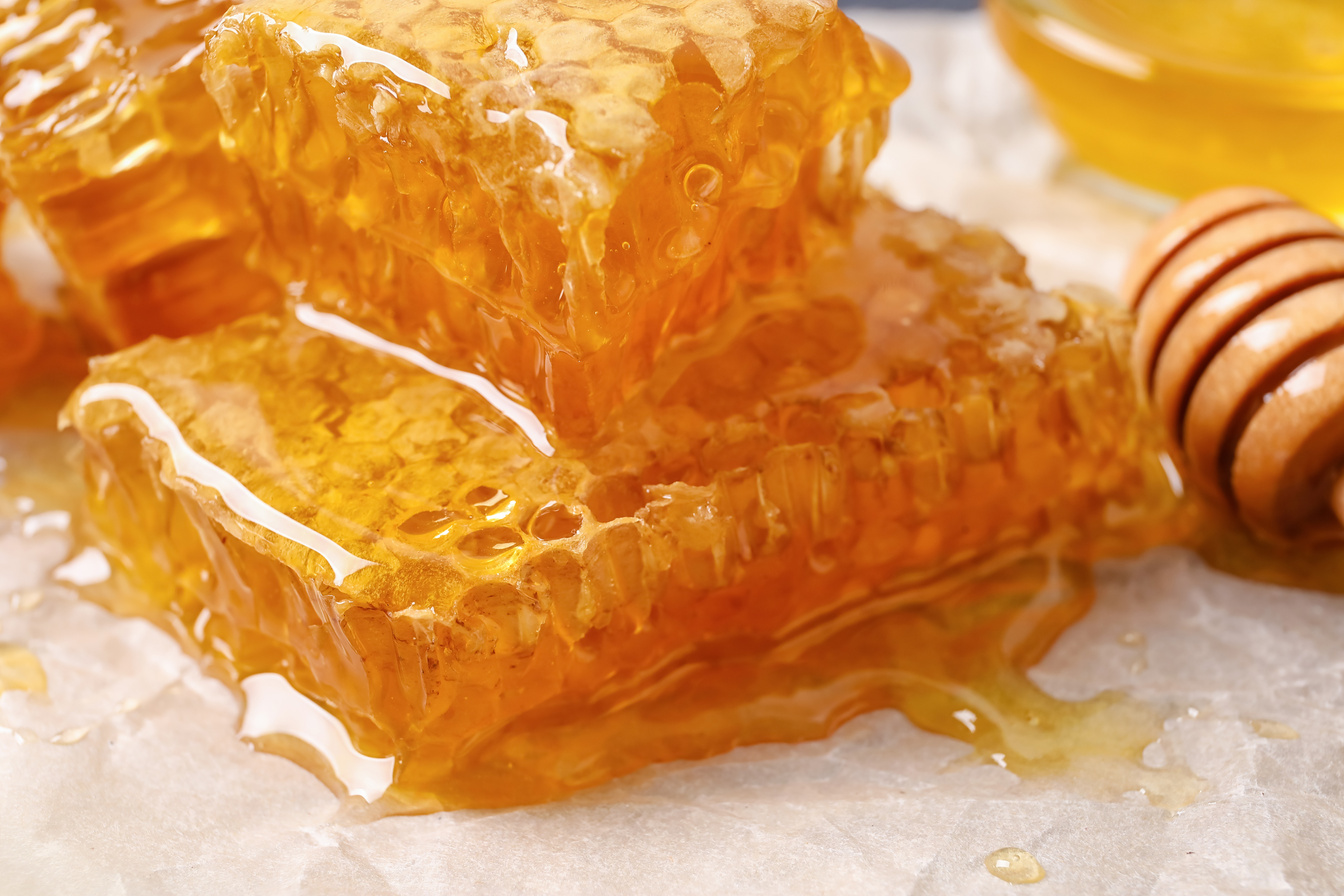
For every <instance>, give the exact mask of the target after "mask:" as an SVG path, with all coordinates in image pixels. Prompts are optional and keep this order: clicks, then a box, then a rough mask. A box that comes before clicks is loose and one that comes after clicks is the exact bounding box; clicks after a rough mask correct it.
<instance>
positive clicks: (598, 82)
mask: <svg viewBox="0 0 1344 896" xmlns="http://www.w3.org/2000/svg"><path fill="white" fill-rule="evenodd" d="M6 14H7V18H6V20H5V21H6V25H7V27H8V29H9V30H7V31H4V32H3V34H2V35H0V42H3V47H0V49H3V51H4V53H3V56H2V57H0V79H3V81H4V84H5V90H6V91H7V93H6V96H7V97H12V98H13V102H10V101H9V100H8V99H7V101H6V104H5V106H6V108H5V109H4V110H3V112H2V113H0V114H2V115H3V116H4V121H5V124H6V129H5V131H4V134H3V136H0V158H3V160H4V163H5V176H6V178H7V179H8V180H10V181H11V182H12V184H11V185H12V187H13V189H14V191H15V194H16V196H17V198H18V199H19V200H20V201H21V202H23V203H24V204H25V206H26V207H27V208H29V210H30V211H31V212H32V213H33V216H34V219H35V220H36V222H37V224H38V226H39V227H40V228H41V229H42V231H43V233H44V235H45V236H46V238H47V239H48V241H49V242H50V243H51V244H52V246H53V248H54V250H55V251H56V254H57V255H58V257H59V258H60V259H61V261H62V263H63V264H64V266H65V267H66V269H67V272H68V273H69V275H70V279H71V289H70V292H69V295H68V296H67V301H68V302H69V303H70V306H71V309H72V311H73V313H74V315H75V316H76V318H77V319H78V320H79V321H80V322H81V324H82V325H83V326H84V327H85V329H86V331H87V332H89V333H91V334H93V335H94V336H95V337H97V338H100V339H101V340H103V343H104V344H111V345H127V344H131V343H137V344H134V345H131V347H128V348H124V349H123V350H121V351H119V352H116V353H114V354H111V355H108V356H106V357H103V358H99V359H96V360H95V361H94V363H93V367H92V375H91V376H90V377H89V379H88V380H87V381H86V382H85V383H84V384H83V385H82V386H81V387H80V388H79V389H78V390H77V391H76V392H75V394H74V395H73V396H72V397H71V399H70V401H69V403H68V404H67V406H66V411H65V419H66V421H67V422H68V424H70V425H71V426H73V427H74V428H75V429H76V430H77V431H78V432H79V435H80V436H81V437H82V440H83V443H84V449H85V464H86V467H85V469H86V479H87V488H88V504H89V511H90V517H91V520H92V522H93V523H94V524H95V527H96V530H97V535H96V538H97V539H98V543H99V545H100V546H101V547H102V549H103V550H104V551H105V552H106V554H107V555H108V557H109V559H110V561H111V563H112V567H113V570H114V578H115V579H116V580H117V584H118V585H119V587H117V588H114V589H98V590H97V591H95V592H91V593H90V594H89V596H90V597H93V598H94V599H98V600H101V601H103V602H105V603H107V604H109V605H110V606H111V607H112V608H114V609H116V610H117V611H119V612H124V613H133V614H137V615H143V616H146V617H148V618H151V619H153V620H155V621H156V622H158V623H159V624H161V625H162V626H164V627H165V628H167V629H168V630H170V631H172V632H174V633H175V634H176V635H177V636H178V638H179V639H180V640H181V642H182V643H183V644H184V645H185V646H186V647H187V648H188V649H189V650H192V651H193V652H195V653H196V654H197V655H199V656H200V657H201V658H202V660H203V661H204V662H205V663H206V664H207V665H208V666H209V667H210V668H211V669H213V670H214V671H216V672H217V673H218V674H220V675H221V676H222V677H224V678H225V679H226V680H230V681H233V682H235V683H238V684H239V685H240V687H241V689H242V690H244V691H245V692H248V693H255V694H260V693H261V690H260V689H259V688H257V687H255V686H254V687H253V689H252V691H248V687H249V685H248V682H253V683H254V685H255V683H256V682H257V681H258V680H270V681H272V682H274V681H279V679H278V678H276V675H282V676H284V679H285V680H287V681H288V683H289V685H291V686H292V687H293V688H295V689H297V690H298V692H299V693H300V694H301V695H303V697H304V698H307V699H310V700H312V701H315V702H316V704H317V705H318V706H319V707H321V708H322V710H324V711H325V712H327V713H329V714H330V715H332V716H334V717H335V718H336V719H337V720H338V721H339V722H340V723H341V726H343V727H344V729H345V730H347V731H348V732H349V735H350V739H351V742H352V746H353V748H354V749H355V750H356V751H357V752H358V754H359V756H360V757H362V759H361V760H360V761H363V762H366V763H367V762H372V763H374V764H375V765H377V766H378V768H380V769H383V768H387V767H389V766H390V767H391V768H392V772H391V791H390V798H391V799H392V800H393V801H394V802H395V804H396V805H397V806H398V807H400V808H404V809H432V808H458V807H468V806H475V807H487V806H505V805H515V804H519V803H527V802H535V801H538V800H545V799H552V798H556V797H559V796H562V795H564V794H567V793H570V792H572V791H574V790H576V789H579V788H582V787H588V786H592V785H595V784H598V783H601V782H603V781H606V780H609V779H610V778H613V777H615V776H617V775H621V774H625V773H628V772H631V771H633V770H635V769H638V768H640V767H643V766H645V765H648V764H650V763H653V762H660V761H667V760H672V759H678V758H695V757H702V756H708V755H712V754H715V753H719V752H722V751H725V750H728V749H730V748H732V747H733V746H736V745H738V744H745V743H756V742H762V741H797V740H804V739H810V738H816V737H822V736H825V735H826V734H827V733H829V732H830V731H832V730H834V728H835V727H836V726H838V725H839V724H841V723H842V722H844V721H845V720H846V719H848V718H851V717H853V716H854V715H856V714H858V713H861V712H865V711H868V710H872V709H876V708H881V707H896V708H900V709H901V710H902V711H904V712H905V713H906V714H907V715H908V716H909V717H910V718H911V719H913V720H914V721H915V722H916V723H918V724H920V725H922V726H924V727H926V728H928V729H930V730H934V731H939V732H942V733H946V734H949V735H951V736H956V737H960V738H963V739H965V740H968V741H971V742H973V743H974V744H975V745H976V749H977V753H978V755H979V756H980V757H981V758H983V759H985V760H986V761H992V762H994V763H996V764H998V765H1000V766H1002V767H1004V768H1008V769H1011V770H1013V771H1015V772H1018V773H1020V774H1065V775H1069V774H1074V773H1075V772H1078V771H1079V770H1080V769H1092V770H1095V769H1097V768H1110V767H1112V766H1114V765H1116V764H1117V763H1118V764H1119V767H1122V771H1121V773H1120V775H1119V777H1120V778H1121V779H1122V780H1123V784H1124V785H1125V786H1126V787H1128V786H1129V785H1133V786H1134V787H1137V786H1142V787H1143V788H1144V789H1145V791H1146V792H1147V793H1148V796H1149V799H1150V800H1152V801H1153V802H1154V803H1155V804H1157V805H1162V806H1166V807H1175V806H1179V805H1182V804H1183V803H1185V802H1188V801H1189V799H1191V798H1192V796H1193V794H1194V793H1197V791H1198V782H1197V780H1196V779H1193V778H1192V777H1191V776H1189V775H1188V773H1185V772H1183V771H1181V770H1180V769H1179V768H1175V767H1173V768H1171V769H1164V770H1156V769H1151V768H1147V767H1145V766H1143V764H1142V762H1141V755H1142V752H1143V749H1144V747H1145V746H1146V745H1147V744H1149V743H1150V742H1151V741H1152V740H1153V739H1154V738H1155V737H1157V736H1158V735H1159V734H1160V731H1161V724H1160V718H1159V716H1158V715H1157V713H1155V712H1154V711H1152V710H1151V709H1149V708H1147V707H1145V706H1143V705H1141V704H1138V703H1136V702H1134V701H1131V700H1128V699H1126V698H1124V697H1122V696H1120V695H1117V694H1102V695H1099V696H1098V697H1096V698H1094V699H1092V700H1089V701H1086V702H1082V703H1061V702H1059V701H1055V700H1053V699H1051V698H1049V697H1048V696H1046V695H1045V694H1043V693H1041V692H1040V691H1039V690H1037V689H1036V688H1035V687H1034V686H1033V685H1032V684H1031V683H1030V681H1029V680H1028V679H1027V678H1026V676H1025V674H1024V670H1025V669H1026V668H1027V667H1028V666H1030V665H1031V664H1032V663H1034V662H1036V661H1037V660H1038V659H1039V658H1040V657H1041V656H1042V655H1043V653H1044V651H1045V650H1046V649H1047V648H1048V647H1049V645H1050V644H1051V643H1052V642H1053V640H1054V639H1055V638H1056V637H1057V636H1058V634H1059V633H1060V632H1062V631H1063V630H1064V629H1065V628H1066V627H1067V626H1068V625H1069V624H1071V623H1072V622H1073V621H1075V620H1076V619H1078V618H1079V617H1080V616H1081V615H1082V614H1083V613H1085V612H1086V610H1087V608H1088V606H1089V605H1090V602H1091V597H1092V587H1091V581H1090V574H1089V564H1090V563H1091V562H1092V561H1093V560H1095V559H1098V558H1102V557H1113V556H1123V555H1126V554H1130V553H1134V552H1137V551H1140V550H1142V549H1144V548H1146V547H1148V546H1150V545H1153V544H1158V543H1166V542H1170V541H1176V540H1182V539H1186V538H1188V537H1189V533H1190V531H1191V524H1192V522H1193V521H1194V520H1195V519H1196V518H1197V517H1196V514H1198V513H1200V512H1202V511H1201V508H1200V507H1199V506H1198V505H1197V504H1195V503H1193V502H1189V501H1182V500H1181V499H1180V496H1179V479H1178V478H1177V476H1176V473H1175V469H1174V467H1173V466H1172V462H1171V460H1170V459H1169V458H1167V457H1166V455H1165V454H1164V452H1163V443H1162V438H1161V434H1160V429H1159V427H1158V426H1156V424H1155V423H1154V422H1153V421H1152V420H1151V419H1150V416H1149V413H1148V411H1147V410H1146V408H1145V407H1144V404H1143V401H1142V400H1141V398H1140V396H1139V392H1138V391H1137V390H1136V388H1135V385H1134V377H1133V375H1132V372H1131V370H1130V367H1129V351H1130V343H1131V336H1132V329H1133V325H1132V321H1131V320H1130V319H1129V317H1128V316H1127V315H1126V314H1124V313H1123V312H1120V311H1118V310H1115V309H1113V308H1108V307H1104V306H1098V305H1095V304H1092V303H1091V302H1089V301H1087V300H1086V299H1085V298H1083V297H1081V296H1079V295H1076V294H1073V293H1065V294H1055V295H1047V294H1043V293H1041V292H1038V291H1037V290H1035V289H1034V288H1033V287H1032V285H1031V283H1030V281H1029V280H1028V279H1027V277H1026V275H1025V262H1024V260H1023V259H1022V257H1021V256H1020V255H1019V254H1018V253H1017V252H1016V251H1015V250H1013V249H1012V247H1011V246H1009V245H1008V244H1007V243H1006V242H1005V241H1004V240H1003V239H1002V238H1001V237H999V236H998V235H997V234H994V233H992V232H989V231H986V230H981V229H975V228H966V227H963V226H961V225H958V224H956V223H955V222H953V221H951V220H949V219H947V218H945V217H942V216H940V215H938V214H936V213H933V212H918V213H916V212H910V211H906V210H903V209H901V208H899V207H897V206H895V205H894V204H892V203H891V202H889V201H888V200H886V199H884V198H882V197H879V196H875V195H872V194H870V193H868V192H866V191H865V190H864V188H863V186H862V175H863V172H864V169H865V167H866V166H867V164H868V163H869V162H870V161H871V159H872V158H873V157H874V155H875V153H876V151H877V149H878V146H879V144H880V142H881V139H882V136H883V132H884V128H885V120H886V119H885V116H886V109H887V106H888V104H889V103H890V102H891V100H892V99H893V98H894V97H895V96H896V95H897V94H898V93H899V92H900V91H901V90H902V89H903V88H904V86H905V84H906V80H907V77H908V75H907V72H906V69H905V65H904V63H903V61H901V59H900V58H899V57H898V56H897V55H896V54H895V53H894V52H893V51H891V50H890V49H888V48H886V47H883V46H882V45H880V44H878V43H876V42H872V41H869V40H868V39H866V38H865V37H864V36H863V35H862V33H861V32H860V31H859V30H858V29H857V28H856V27H855V26H854V25H853V23H851V22H849V20H848V19H846V18H845V17H844V16H843V15H841V14H840V13H839V12H838V11H837V10H836V9H835V8H834V6H832V5H830V4H827V3H814V2H810V0H768V2H758V3H750V2H747V0H692V2H685V3H683V2H674V3H667V4H664V3H655V2H639V0H617V2H587V0H583V2H575V3H566V4H563V5H561V4H554V3H539V2H532V0H496V2H475V0H459V2H453V3H447V4H439V5H436V6H434V7H432V8H430V7H423V6H407V5H405V4H394V3H384V2H367V3H364V4H351V3H344V2H342V3H334V2H318V3H309V4H291V3H287V2H282V0H279V2H278V0H267V2H250V3H246V4H243V5H241V6H237V7H229V6H228V5H227V4H215V5H210V4H204V5H201V4H194V5H191V4H174V3H167V4H155V5H153V6H152V7H151V6H150V5H147V4H139V3H134V4H132V3H126V4H114V5H111V6H108V5H106V4H104V5H92V4H88V3H84V4H82V5H81V4H80V3H79V2H75V3H70V4H65V5H59V4H56V3H54V2H51V0H48V2H47V3H45V4H38V5H37V6H36V7H32V8H29V7H24V9H23V10H22V11H21V10H19V8H18V7H14V8H12V9H10V10H8V11H7V13H6ZM282 295H283V296H284V297H285V298H284V300H283V301H282V300H281V298H280V297H281V296H282ZM259 310H260V312H261V313H253V312H257V311H259ZM10 313H11V316H12V318H13V319H14V320H16V321H18V320H26V319H27V318H24V317H23V315H24V314H25V313H26V312H25V311H24V310H23V309H22V308H21V307H19V306H17V305H16V306H14V310H13V311H11V312H10ZM151 334H158V335H155V336H153V338H148V339H145V338H144V337H146V336H150V335H151ZM164 336H172V337H179V338H163V337H164ZM39 354H40V353H39ZM1219 543H1220V544H1222V543H1224V542H1219ZM15 655H16V656H17V654H15ZM268 673H269V674H268ZM263 675H265V676H267V679H260V676H263ZM249 730H250V729H249ZM80 736H82V733H81V732H79V731H77V730H72V731H70V732H66V733H63V734H62V735H60V737H62V738H64V740H63V742H75V741H77V740H78V738H79V737H80ZM319 752H320V751H319ZM305 755H307V756H308V757H309V758H310V759H311V758H312V754H311V752H310V753H308V754H305ZM1130 789H1132V788H1130ZM375 791H376V788H374V789H372V790H371V789H363V790H361V792H363V793H366V794H367V793H372V792H375ZM351 792H352V793H353V792H355V791H354V790H352V791H351ZM377 792H381V791H377Z"/></svg>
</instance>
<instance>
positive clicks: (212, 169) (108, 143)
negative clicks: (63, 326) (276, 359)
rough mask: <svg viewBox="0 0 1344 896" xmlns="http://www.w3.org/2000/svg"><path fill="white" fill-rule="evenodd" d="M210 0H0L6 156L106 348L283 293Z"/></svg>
mask: <svg viewBox="0 0 1344 896" xmlns="http://www.w3.org/2000/svg"><path fill="white" fill-rule="evenodd" d="M228 6H229V4H228V3H227V2H218V0H214V2H209V0H176V2H173V0H168V2H148V0H115V2H106V3H104V2H97V3H95V2H93V0H41V2H34V3H28V2H24V3H20V2H17V0H0V20H3V22H4V28H3V29H2V30H0V91H3V96H4V102H3V103H2V104H0V163H3V169H4V179H5V181H6V183H7V185H8V187H9V189H10V190H11V191H12V192H13V194H14V196H15V197H16V198H17V199H18V200H19V201H21V202H22V203H23V204H24V206H25V207H26V208H27V210H28V212H29V213H30V215H31V216H32V217H33V219H34V221H35V223H36V225H37V227H38V228H39V230H41V232H42V233H43V235H44V237H45V238H46V240H47V242H48V244H49V245H50V246H51V248H52V250H53V251H54V253H55V254H56V256H57V257H58V258H59V260H60V261H61V263H62V266H63V267H64V268H65V271H66V274H67V276H68V278H69V279H70V280H71V281H72V285H73V287H74V288H73V289H71V290H70V291H69V295H68V298H69V301H70V305H71V307H70V311H71V313H72V314H73V315H74V316H75V317H76V318H77V319H78V320H79V322H80V323H81V324H82V325H83V328H84V329H85V330H86V331H87V332H89V333H90V334H92V336H93V338H94V340H95V342H98V343H101V344H102V345H104V346H121V345H128V344H131V343H133V342H136V341H138V340H140V339H142V338H144V337H145V336H147V335H149V334H151V333H166V334H169V335H184V334H187V333H194V332H198V331H200V330H203V329H206V328H208V327H210V326H213V325H214V324H216V323H219V322H222V321H225V320H231V319H233V318H234V317H236V316H238V315H240V314H245V313H249V312H251V311H256V310H260V309H261V308H264V307H267V306H268V305H271V304H273V303H275V301H276V300H277V299H278V296H279V293H278V291H277V289H276V288H275V286H274V285H273V284H272V281H271V280H270V278H268V277H265V276H262V275H261V274H258V273H254V272H252V271H251V270H250V269H249V268H248V267H247V264H246V262H247V259H248V257H249V255H250V254H253V253H254V252H255V250H256V244H257V242H258V241H259V240H260V239H261V233H262V231H261V228H260V224H261V221H260V218H259V216H258V213H257V209H256V206H255V197H254V195H253V191H252V190H250V188H249V187H248V180H247V175H246V173H245V171H244V170H243V169H242V168H241V167H239V166H237V165H236V164H235V163H233V162H231V161H229V160H228V159H227V158H226V157H225V156H224V153H223V151H222V150H221V148H220V144H219V113H218V110H217V109H216V108H215V105H214V103H212V102H211V101H210V98H209V96H208V95H207V94H206V92H205V89H204V87H203V85H202V83H201V71H202V53H203V52H204V35H205V32H206V30H207V29H208V28H209V27H210V26H211V24H212V23H214V22H215V21H216V20H217V19H218V18H219V16H220V15H221V14H222V13H223V12H224V11H225V10H226V9H227V8H228Z"/></svg>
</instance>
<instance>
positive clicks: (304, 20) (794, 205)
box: [204, 0, 909, 438]
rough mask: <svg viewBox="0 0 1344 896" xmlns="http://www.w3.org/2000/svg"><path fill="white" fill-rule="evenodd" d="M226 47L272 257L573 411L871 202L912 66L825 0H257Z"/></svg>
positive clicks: (332, 304)
mask: <svg viewBox="0 0 1344 896" xmlns="http://www.w3.org/2000/svg"><path fill="white" fill-rule="evenodd" d="M204 65H205V67H204V78H205V83H206V85H207V87H208V88H209V91H210V93H211V95H212V96H213V98H214V100H215V101H216V103H217V104H218V106H219V108H220V110H221V112H222V115H223V119H224V129H225V132H224V140H225V145H226V147H227V148H228V150H229V153H230V154H231V155H232V156H233V157H235V158H237V159H239V160H241V161H242V162H243V163H245V164H246V165H247V167H248V168H249V169H250V170H251V171H252V172H253V173H254V174H255V176H256V179H257V182H258V183H259V184H260V189H261V191H262V194H263V196H262V201H263V207H264V209H265V216H266V218H267V225H268V230H269V232H270V234H271V235H272V237H273V238H274V239H273V242H274V249H275V253H274V254H273V255H272V256H271V257H269V258H267V260H266V264H267V265H268V269H269V270H271V272H272V273H273V274H275V275H276V276H278V277H279V278H280V279H282V280H283V281H285V282H286V283H301V284H303V288H304V290H305V292H304V295H305V300H306V301H310V302H313V303H315V304H316V305H318V306H319V307H321V308H324V309H325V310H331V311H337V312H339V313H341V314H342V315H344V316H346V317H349V318H351V319H353V320H357V321H359V322H361V323H362V325H365V326H368V327H370V328H371V329H373V330H374V331H375V332H378V333H380V334H381V335H384V336H389V337H392V338H397V339H399V340H400V341H402V342H404V343H407V344H412V345H414V346H415V347H416V348H417V349H418V350H420V351H424V352H426V353H427V354H428V355H429V356H430V357H432V358H433V359H435V360H436V361H440V362H443V363H449V364H452V365H454V366H457V367H464V368H467V367H469V368H472V369H478V370H480V371H481V372H483V373H485V374H486V375H487V376H489V377H491V378H492V379H493V380H494V381H495V382H496V383H497V384H498V385H500V386H501V387H502V388H504V389H505V390H506V391H509V392H511V393H512V394H514V395H515V396H518V397H523V398H525V399H526V400H527V401H528V402H530V403H531V404H532V405H533V406H534V407H535V408H536V409H537V412H538V413H539V414H540V415H541V416H542V417H543V418H544V419H546V420H547V422H548V423H549V424H550V425H552V426H554V427H555V428H556V429H558V430H560V431H561V432H562V433H564V434H567V435H571V436H573V437H576V438H581V437H587V436H589V435H591V434H592V432H593V431H594V430H595V429H596V427H597V425H598V423H599V421H600V420H601V419H602V417H603V416H605V415H606V414H607V413H609V412H610V411H611V410H612V409H613V408H614V407H615V406H616V405H618V404H619V403H620V401H621V400H623V399H624V398H626V397H628V396H629V395H630V394H631V393H632V391H633V390H634V389H635V388H637V386H638V384H639V382H640V381H641V380H642V379H643V377H645V376H646V375H647V374H648V372H649V369H650V365H651V364H652V362H653V361H654V359H656V358H657V357H658V356H659V355H660V354H661V353H662V352H663V351H664V350H666V349H667V348H668V347H669V346H670V345H672V344H673V343H674V342H675V341H676V340H677V339H679V338H682V337H684V336H686V335H688V334H692V333H695V332H697V331H698V330H700V329H702V328H704V327H705V326H707V325H708V324H709V323H710V322H712V321H713V320H714V318H715V317H716V316H717V315H718V314H719V313H720V312H721V311H722V309H723V307H724V305H725V304H726V302H727V301H728V299H729V297H730V296H731V294H732V282H733V281H734V280H740V279H745V280H750V281H767V280H769V279H770V278H772V277H774V276H777V275H778V274H780V273H784V272H789V271H793V270H794V269H796V265H797V261H798V259H799V258H801V257H802V252H803V249H802V246H801V239H802V232H803V229H804V228H805V227H806V222H807V220H808V219H809V218H810V217H816V216H825V217H827V218H830V219H833V220H836V221H837V222H843V221H845V220H846V219H847V218H848V217H849V215H850V214H851V213H852V206H853V204H854V202H855V198H856V196H857V192H858V189H859V185H860V182H861V178H862V172H863V170H864V168H865V167H866V166H867V164H868V162H869V161H871V159H872V157H873V155H874V153H875V152H876V150H877V147H878V145H879V144H880V142H881V140H882V139H883V138H884V136H885V130H886V110H887V107H888V106H889V105H890V103H891V101H892V100H893V99H895V98H896V96H897V95H898V94H899V93H900V92H901V91H902V90H903V89H904V88H905V85H906V83H907V82H908V79H909V73H908V71H907V69H906V67H905V63H904V61H903V60H902V59H901V57H899V56H898V55H897V54H895V53H894V52H893V51H892V50H891V49H890V48H888V47H885V46H884V45H882V44H880V43H878V42H874V41H869V40H868V39H867V38H866V37H865V36H864V35H863V33H862V32H861V31H860V30H859V28H858V27H857V26H856V25H854V24H853V23H852V22H850V21H849V20H848V19H847V18H845V17H844V16H843V15H841V14H840V13H839V12H838V10H836V9H835V8H834V7H833V6H831V5H829V4H826V3H818V2H813V0H765V2H748V0H694V2H689V3H671V4H663V3H654V2H633V0H625V2H615V3H612V2H579V3H572V4H563V5H562V4H554V3H545V2H532V0H524V2H520V0H494V2H461V3H448V4H442V5H435V6H430V7H425V6H419V5H408V4H404V3H395V2H370V3H366V4H363V5H359V6H354V7H352V6H350V5H349V4H343V3H311V2H308V3H300V2H285V0H280V2H271V0H262V2H253V3H245V4H242V5H240V6H239V7H237V8H235V9H234V10H233V11H231V12H230V13H229V14H228V15H227V16H226V17H225V18H224V19H223V21H222V22H221V23H220V25H219V27H218V28H217V30H216V31H215V32H214V34H213V36H212V37H211V39H210V41H209V42H208V51H207V53H206V56H205V63H204Z"/></svg>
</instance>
